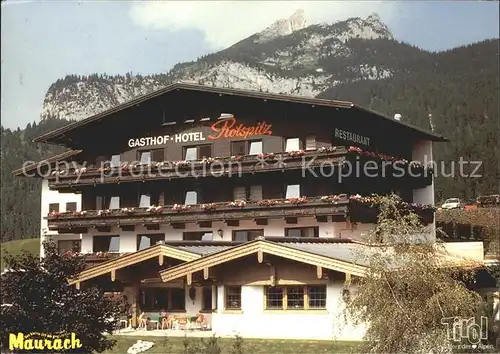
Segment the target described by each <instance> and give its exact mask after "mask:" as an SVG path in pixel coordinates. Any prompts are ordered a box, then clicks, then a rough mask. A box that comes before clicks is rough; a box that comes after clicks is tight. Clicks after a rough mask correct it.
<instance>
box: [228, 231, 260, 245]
mask: <svg viewBox="0 0 500 354" xmlns="http://www.w3.org/2000/svg"><path fill="white" fill-rule="evenodd" d="M263 235H264V230H263V229H256V230H234V231H233V241H240V242H246V241H252V240H255V239H256V238H257V237H259V236H263Z"/></svg>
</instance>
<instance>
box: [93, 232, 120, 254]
mask: <svg viewBox="0 0 500 354" xmlns="http://www.w3.org/2000/svg"><path fill="white" fill-rule="evenodd" d="M93 241H94V242H93V252H94V253H96V252H119V251H120V236H94V240H93Z"/></svg>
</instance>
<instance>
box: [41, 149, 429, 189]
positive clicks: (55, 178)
mask: <svg viewBox="0 0 500 354" xmlns="http://www.w3.org/2000/svg"><path fill="white" fill-rule="evenodd" d="M356 156H360V157H361V158H362V159H364V160H366V159H368V160H373V159H375V160H380V161H386V162H389V165H390V164H398V165H399V166H401V167H408V168H411V169H412V171H413V175H412V176H418V175H422V176H428V173H427V172H428V171H431V170H428V169H427V168H426V167H425V166H423V165H422V164H420V163H418V162H409V161H407V160H404V159H400V158H394V157H390V156H387V155H383V154H378V153H372V152H368V151H363V150H361V149H359V148H356V147H349V148H345V147H343V146H341V147H330V148H319V149H317V150H311V151H303V150H300V151H292V152H283V153H277V154H274V153H270V154H261V155H247V156H226V157H215V158H204V159H202V160H195V161H164V162H152V163H150V164H140V163H137V162H136V163H128V162H124V163H122V164H121V166H120V167H113V168H112V167H101V168H92V169H90V168H89V169H87V168H81V169H72V170H57V171H53V172H52V173H51V175H50V176H49V178H48V179H49V186H50V187H51V188H66V187H72V186H76V185H78V186H85V185H95V184H108V183H113V184H114V183H121V182H133V181H145V180H148V181H150V180H161V179H175V178H198V177H205V176H216V177H220V176H234V175H236V176H239V175H241V174H245V173H256V172H270V171H284V170H293V169H315V168H317V167H319V166H324V167H327V166H332V167H333V166H338V165H340V164H342V163H344V162H345V161H346V160H348V159H352V158H355V157H356ZM414 170H418V171H420V174H417V173H416V172H415V171H414ZM371 171H373V170H371ZM424 172H425V173H424Z"/></svg>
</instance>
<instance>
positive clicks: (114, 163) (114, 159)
mask: <svg viewBox="0 0 500 354" xmlns="http://www.w3.org/2000/svg"><path fill="white" fill-rule="evenodd" d="M120 163H121V162H120V155H113V156H111V163H110V165H109V167H120Z"/></svg>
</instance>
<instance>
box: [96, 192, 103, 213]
mask: <svg viewBox="0 0 500 354" xmlns="http://www.w3.org/2000/svg"><path fill="white" fill-rule="evenodd" d="M95 208H96V210H101V209H104V197H101V196H100V195H98V196H96V197H95Z"/></svg>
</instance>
